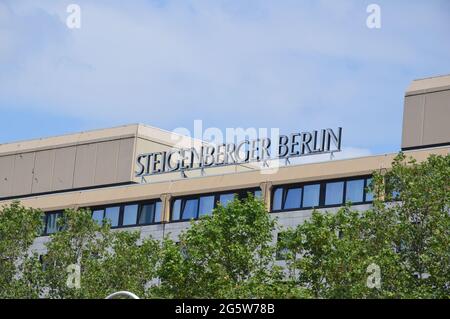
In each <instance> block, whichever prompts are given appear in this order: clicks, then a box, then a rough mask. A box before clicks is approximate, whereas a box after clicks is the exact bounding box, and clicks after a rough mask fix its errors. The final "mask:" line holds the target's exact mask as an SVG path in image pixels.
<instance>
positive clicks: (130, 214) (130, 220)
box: [122, 204, 139, 226]
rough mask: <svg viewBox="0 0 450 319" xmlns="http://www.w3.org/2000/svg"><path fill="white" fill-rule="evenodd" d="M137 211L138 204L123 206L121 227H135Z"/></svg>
mask: <svg viewBox="0 0 450 319" xmlns="http://www.w3.org/2000/svg"><path fill="white" fill-rule="evenodd" d="M138 209H139V205H138V204H133V205H125V207H124V209H123V222H122V225H123V226H129V225H136V222H137V215H138Z"/></svg>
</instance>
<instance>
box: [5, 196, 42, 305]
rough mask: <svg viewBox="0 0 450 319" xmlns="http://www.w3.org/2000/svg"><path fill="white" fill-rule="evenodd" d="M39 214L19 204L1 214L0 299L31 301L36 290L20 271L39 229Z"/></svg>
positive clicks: (40, 214) (24, 265)
mask: <svg viewBox="0 0 450 319" xmlns="http://www.w3.org/2000/svg"><path fill="white" fill-rule="evenodd" d="M42 216H43V214H42V212H41V211H39V210H35V209H31V208H25V207H23V206H21V205H20V204H19V203H18V202H13V203H12V204H11V205H10V206H5V207H3V208H2V210H1V211H0V298H33V297H37V296H38V291H37V290H35V289H34V288H33V286H34V285H33V284H32V283H30V282H29V280H33V278H31V277H29V278H25V277H24V276H23V275H18V274H20V273H23V270H24V269H26V268H27V267H28V264H27V263H26V262H24V260H25V258H26V257H27V255H28V249H29V247H30V246H31V244H32V243H33V241H34V239H35V238H36V237H37V236H39V235H40V233H41V230H42Z"/></svg>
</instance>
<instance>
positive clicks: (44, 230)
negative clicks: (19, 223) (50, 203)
mask: <svg viewBox="0 0 450 319" xmlns="http://www.w3.org/2000/svg"><path fill="white" fill-rule="evenodd" d="M44 215H45V216H44V227H43V228H44V229H43V231H42V235H41V236H50V235H52V234H55V233H57V232H58V231H60V229H58V228H59V227H58V219H59V218H61V216H62V215H63V211H62V210H54V211H50V212H45V213H44ZM49 215H57V217H56V223H57V224H56V228H57V230H56V231H55V232H53V233H49V232H48V229H47V226H48V216H49Z"/></svg>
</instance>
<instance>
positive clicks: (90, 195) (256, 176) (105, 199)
mask: <svg viewBox="0 0 450 319" xmlns="http://www.w3.org/2000/svg"><path fill="white" fill-rule="evenodd" d="M449 153H450V147H440V148H434V149H426V150H416V151H409V152H407V155H410V156H413V157H414V158H416V159H417V160H418V161H422V160H425V159H426V158H427V157H428V156H429V155H430V154H441V155H444V154H449ZM395 155H396V154H385V155H377V156H368V157H361V158H354V159H347V160H332V161H327V162H322V163H314V164H304V165H295V166H286V167H281V168H279V169H278V170H277V171H274V172H273V173H272V174H265V173H262V172H261V171H255V170H254V171H247V172H239V173H228V174H222V175H212V176H204V177H196V178H187V179H178V180H173V181H165V182H155V183H149V184H131V185H124V186H117V187H107V188H106V187H105V188H98V189H92V190H84V191H73V192H66V193H59V194H49V195H43V196H36V197H27V198H23V199H22V200H21V202H22V204H23V205H25V206H28V207H34V208H40V209H43V210H45V211H52V210H58V209H64V208H77V207H89V206H96V205H103V204H111V203H121V202H129V201H138V200H144V199H156V198H160V197H161V195H163V194H170V195H172V196H181V195H187V194H201V193H208V192H216V191H223V190H235V189H240V188H250V187H260V186H261V184H262V183H266V182H268V184H269V185H280V184H287V183H296V182H306V181H314V180H324V179H331V178H338V177H347V176H358V175H365V174H370V173H372V172H373V171H375V170H380V169H389V168H390V167H391V162H392V160H393V158H394V156H395ZM8 203H10V201H3V202H2V201H0V206H1V205H3V204H8Z"/></svg>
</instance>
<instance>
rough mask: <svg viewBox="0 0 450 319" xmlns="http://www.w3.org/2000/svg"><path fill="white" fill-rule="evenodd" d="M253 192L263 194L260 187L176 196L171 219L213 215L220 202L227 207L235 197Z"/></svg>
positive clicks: (245, 195)
mask: <svg viewBox="0 0 450 319" xmlns="http://www.w3.org/2000/svg"><path fill="white" fill-rule="evenodd" d="M248 193H252V194H253V195H254V196H255V197H260V196H262V193H261V191H260V190H258V189H254V190H252V189H250V190H248V189H247V190H238V191H235V192H226V193H216V194H207V195H194V196H189V197H183V198H176V199H175V200H174V201H173V202H172V211H171V220H172V221H185V220H190V219H198V218H200V217H202V216H205V215H211V214H212V212H213V210H214V208H216V207H217V205H218V204H221V205H222V206H224V207H226V206H227V205H228V203H229V202H230V201H232V200H233V199H234V198H235V197H238V198H239V199H243V198H245V197H247V196H248Z"/></svg>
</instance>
